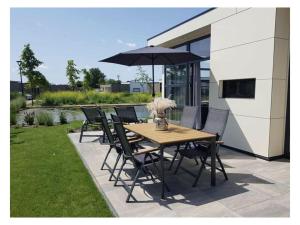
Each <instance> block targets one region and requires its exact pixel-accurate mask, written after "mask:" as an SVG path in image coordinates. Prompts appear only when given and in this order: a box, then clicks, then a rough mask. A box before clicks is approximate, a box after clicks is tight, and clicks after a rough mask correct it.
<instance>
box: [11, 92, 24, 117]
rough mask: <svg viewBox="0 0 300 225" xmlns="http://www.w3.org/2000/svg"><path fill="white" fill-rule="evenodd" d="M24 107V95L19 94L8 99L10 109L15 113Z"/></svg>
mask: <svg viewBox="0 0 300 225" xmlns="http://www.w3.org/2000/svg"><path fill="white" fill-rule="evenodd" d="M22 108H26V100H25V98H24V97H22V96H19V97H17V98H15V99H13V100H11V101H10V111H11V112H14V113H17V112H19V111H20V109H22Z"/></svg>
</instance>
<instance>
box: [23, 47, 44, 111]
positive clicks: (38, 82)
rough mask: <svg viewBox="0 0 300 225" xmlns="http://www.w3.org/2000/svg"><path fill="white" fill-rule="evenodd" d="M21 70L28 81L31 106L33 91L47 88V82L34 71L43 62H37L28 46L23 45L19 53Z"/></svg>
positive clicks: (40, 74)
mask: <svg viewBox="0 0 300 225" xmlns="http://www.w3.org/2000/svg"><path fill="white" fill-rule="evenodd" d="M20 61H21V63H20V66H21V70H22V73H23V74H24V76H26V77H27V79H28V84H29V88H30V90H31V95H32V105H33V97H35V96H34V93H33V89H35V88H38V87H44V88H48V87H49V82H48V81H47V79H46V77H45V76H44V75H43V74H42V73H41V72H40V71H38V70H36V69H37V68H38V67H39V66H40V65H42V64H43V62H41V61H39V60H38V59H37V58H36V57H35V55H34V52H33V51H32V50H31V48H30V44H26V45H24V49H23V50H22V53H21V60H20Z"/></svg>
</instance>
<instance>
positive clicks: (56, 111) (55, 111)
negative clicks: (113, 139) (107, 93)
mask: <svg viewBox="0 0 300 225" xmlns="http://www.w3.org/2000/svg"><path fill="white" fill-rule="evenodd" d="M134 108H135V111H136V114H137V117H138V118H139V119H146V118H148V117H149V112H148V110H147V108H146V106H134ZM103 110H104V111H105V114H106V116H107V118H110V114H116V113H115V110H114V109H113V108H107V109H103ZM31 112H34V113H35V115H37V114H38V113H40V112H49V113H51V114H52V116H53V120H54V123H59V115H60V113H61V112H64V113H65V116H66V118H67V120H68V122H71V121H74V120H85V116H84V114H83V112H82V111H81V110H80V109H60V108H35V109H26V110H23V111H21V112H19V114H18V115H17V124H19V125H22V124H23V123H25V122H24V116H25V113H31Z"/></svg>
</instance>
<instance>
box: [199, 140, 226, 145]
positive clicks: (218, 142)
mask: <svg viewBox="0 0 300 225" xmlns="http://www.w3.org/2000/svg"><path fill="white" fill-rule="evenodd" d="M194 143H196V144H210V143H211V142H210V141H195V142H194ZM216 144H217V145H222V144H224V141H216Z"/></svg>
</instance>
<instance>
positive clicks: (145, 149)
mask: <svg viewBox="0 0 300 225" xmlns="http://www.w3.org/2000/svg"><path fill="white" fill-rule="evenodd" d="M158 150H159V148H151V147H148V148H143V149H139V151H138V152H135V153H133V155H141V154H145V153H150V152H155V151H158Z"/></svg>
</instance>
